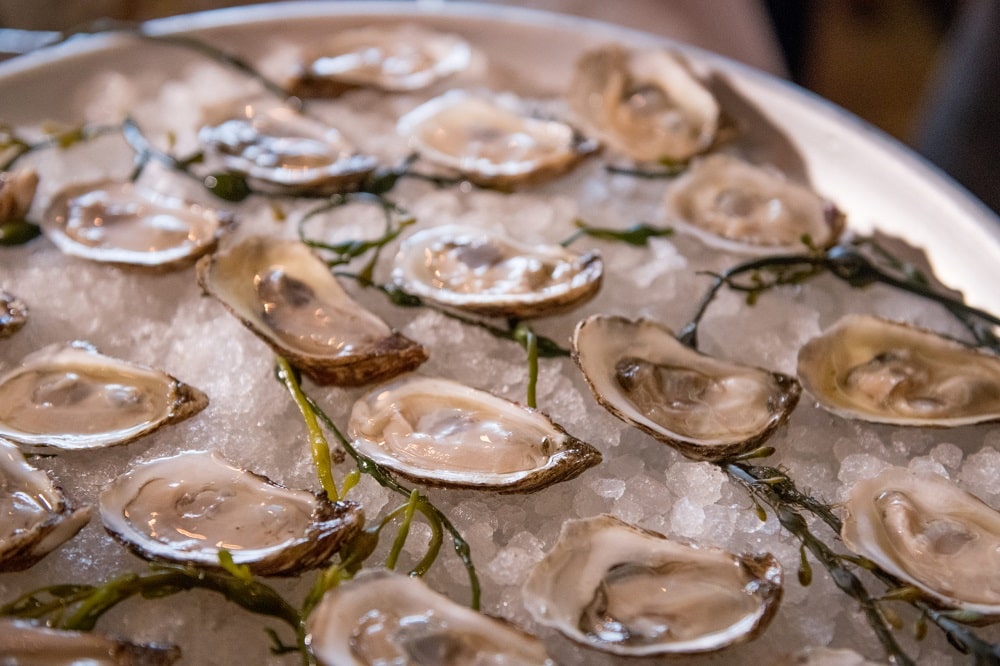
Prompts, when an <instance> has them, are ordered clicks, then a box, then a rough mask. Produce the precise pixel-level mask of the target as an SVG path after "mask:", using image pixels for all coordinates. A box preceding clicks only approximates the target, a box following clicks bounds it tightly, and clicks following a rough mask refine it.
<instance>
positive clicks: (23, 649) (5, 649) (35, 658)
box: [0, 619, 181, 666]
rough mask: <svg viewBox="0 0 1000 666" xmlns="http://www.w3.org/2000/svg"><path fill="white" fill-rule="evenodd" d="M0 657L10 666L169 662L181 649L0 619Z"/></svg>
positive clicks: (164, 664) (111, 665) (150, 665)
mask: <svg viewBox="0 0 1000 666" xmlns="http://www.w3.org/2000/svg"><path fill="white" fill-rule="evenodd" d="M0 657H3V659H4V661H3V663H4V664H10V665H12V666H30V665H32V664H38V665H41V664H44V665H45V666H169V664H173V663H174V662H176V661H177V660H178V659H180V657H181V652H180V650H179V649H178V648H176V647H174V646H172V645H140V644H136V643H130V642H128V641H122V640H116V639H113V638H108V637H105V636H102V635H100V634H95V633H93V632H84V631H66V630H62V629H51V628H49V627H44V626H39V625H36V624H31V623H30V622H27V621H24V620H7V619H0Z"/></svg>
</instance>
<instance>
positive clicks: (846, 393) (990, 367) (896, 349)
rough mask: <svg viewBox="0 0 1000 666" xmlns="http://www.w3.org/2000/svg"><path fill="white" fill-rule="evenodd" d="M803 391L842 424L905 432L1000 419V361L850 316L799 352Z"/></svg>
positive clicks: (898, 326)
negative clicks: (896, 427)
mask: <svg viewBox="0 0 1000 666" xmlns="http://www.w3.org/2000/svg"><path fill="white" fill-rule="evenodd" d="M798 375H799V380H800V381H801V382H802V385H803V387H805V389H806V390H807V391H809V393H811V394H812V396H813V397H814V398H815V399H816V401H817V402H818V403H819V404H820V406H821V407H823V408H824V409H826V410H828V411H830V412H833V413H834V414H837V415H839V416H843V417H846V418H852V419H860V420H863V421H872V422H875V423H890V424H893V425H901V426H938V427H955V426H963V425H969V424H973V423H983V422H986V421H996V420H997V419H1000V356H997V355H996V354H993V353H991V352H989V351H986V350H984V349H976V348H973V347H969V346H967V345H964V344H962V343H960V342H957V341H955V340H952V339H949V338H945V337H943V336H940V335H938V334H936V333H933V332H931V331H927V330H923V329H920V328H916V327H914V326H910V325H908V324H904V323H900V322H893V321H889V320H887V319H880V318H877V317H870V316H863V315H848V316H846V317H843V318H842V319H840V320H839V321H838V322H837V323H835V324H834V325H833V326H831V327H830V328H828V329H827V330H826V331H824V332H823V334H822V335H820V336H818V337H816V338H813V339H812V340H810V341H809V342H807V343H806V344H805V345H804V346H803V347H802V349H801V350H799V360H798Z"/></svg>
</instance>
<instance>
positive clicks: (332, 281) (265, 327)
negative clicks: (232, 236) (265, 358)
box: [198, 236, 427, 386]
mask: <svg viewBox="0 0 1000 666" xmlns="http://www.w3.org/2000/svg"><path fill="white" fill-rule="evenodd" d="M198 282H199V284H201V286H202V288H203V289H204V290H205V291H206V292H208V293H209V294H211V295H212V296H215V297H216V298H217V299H219V300H220V301H221V302H222V304H223V305H224V306H225V307H226V309H228V310H229V311H230V312H231V313H233V315H234V316H236V317H237V318H238V319H239V320H240V321H242V322H243V324H244V325H245V326H246V327H247V328H249V329H250V330H251V331H253V332H254V333H255V334H256V335H257V336H258V337H259V338H260V339H261V340H263V341H264V342H266V343H267V344H268V345H269V346H270V347H271V348H272V349H273V350H274V351H275V352H276V353H277V354H279V355H281V356H283V357H285V358H286V359H288V361H289V362H290V363H291V364H292V365H294V366H295V367H296V368H299V369H300V370H302V372H304V373H306V374H307V375H308V376H309V377H310V378H311V379H312V380H313V381H315V382H317V383H320V384H339V385H351V386H356V385H359V384H365V383H368V382H373V381H378V380H379V379H386V378H388V377H392V376H395V375H397V374H399V373H401V372H405V371H407V370H412V369H413V368H416V367H417V366H418V365H420V364H421V363H423V362H424V361H426V360H427V352H426V351H425V350H424V348H423V347H421V346H420V345H419V344H417V343H415V342H413V341H412V340H410V339H408V338H406V337H404V336H402V335H400V334H399V333H396V332H394V331H392V329H390V328H389V326H388V325H387V324H386V323H385V322H384V321H382V320H381V319H379V318H378V317H376V316H375V315H374V314H372V313H371V312H369V311H368V310H366V309H364V308H363V307H362V306H361V305H360V304H359V303H357V302H356V301H354V300H353V299H352V298H351V297H350V296H348V295H347V293H346V292H345V291H344V289H343V288H342V287H341V286H340V283H339V282H337V279H336V278H335V277H334V276H333V275H332V274H331V273H330V269H329V268H328V267H327V265H326V264H325V263H323V261H322V260H321V259H320V258H319V257H317V256H316V255H315V254H313V252H312V250H310V249H309V247H308V246H306V245H305V244H303V243H300V242H298V241H287V240H278V239H275V238H268V237H264V236H252V237H250V238H247V239H245V240H243V241H242V242H240V243H239V244H238V245H235V246H234V247H232V248H230V249H229V250H228V251H226V252H218V253H216V254H214V255H212V256H211V257H205V258H204V259H203V260H201V261H200V262H199V263H198Z"/></svg>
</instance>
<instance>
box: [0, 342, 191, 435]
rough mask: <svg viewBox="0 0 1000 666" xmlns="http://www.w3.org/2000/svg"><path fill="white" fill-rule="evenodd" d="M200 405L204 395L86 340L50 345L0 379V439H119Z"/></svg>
mask: <svg viewBox="0 0 1000 666" xmlns="http://www.w3.org/2000/svg"><path fill="white" fill-rule="evenodd" d="M207 405H208V398H207V397H206V396H205V394H204V393H202V392H201V391H199V390H198V389H196V388H194V387H192V386H188V385H187V384H185V383H183V382H181V381H179V380H177V379H175V378H174V377H171V376H170V375H168V374H166V373H164V372H162V371H159V370H153V369H151V368H146V367H144V366H140V365H135V364H132V363H128V362H126V361H121V360H119V359H116V358H112V357H110V356H105V355H103V354H100V353H98V351H97V350H96V349H94V348H93V347H92V346H90V345H89V344H87V343H85V342H74V343H72V344H69V345H52V346H49V347H45V348H44V349H40V350H38V351H36V352H34V353H33V354H29V355H28V356H26V357H25V358H24V360H23V361H22V362H21V365H20V366H18V367H17V368H14V369H13V370H12V371H10V372H9V373H7V374H6V375H4V376H3V377H0V437H6V438H7V439H10V440H13V441H15V442H17V443H19V444H21V445H23V446H26V447H29V448H30V447H38V448H42V449H48V448H51V449H66V450H75V449H91V448H96V447H102V446H111V445H112V444H124V443H126V442H131V441H132V440H135V439H138V438H139V437H142V436H143V435H146V434H148V433H151V432H153V431H154V430H156V429H158V428H160V427H162V426H165V425H169V424H171V423H177V422H179V421H183V420H184V419H186V418H188V417H190V416H193V415H195V414H197V413H198V412H200V411H201V410H203V409H204V408H205V407H206V406H207Z"/></svg>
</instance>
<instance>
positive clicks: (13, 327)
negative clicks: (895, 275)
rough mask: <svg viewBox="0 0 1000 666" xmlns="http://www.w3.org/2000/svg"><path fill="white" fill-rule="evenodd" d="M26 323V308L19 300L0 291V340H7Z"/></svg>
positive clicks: (8, 293) (6, 292)
mask: <svg viewBox="0 0 1000 666" xmlns="http://www.w3.org/2000/svg"><path fill="white" fill-rule="evenodd" d="M27 322H28V306H27V305H26V304H25V302H24V301H22V300H21V299H20V298H18V297H17V296H15V295H14V294H12V293H10V292H9V291H4V290H3V289H0V338H9V337H10V336H12V335H14V334H15V333H17V332H18V331H19V330H20V329H21V327H22V326H24V325H25V324H26V323H27Z"/></svg>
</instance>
